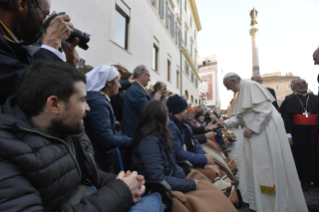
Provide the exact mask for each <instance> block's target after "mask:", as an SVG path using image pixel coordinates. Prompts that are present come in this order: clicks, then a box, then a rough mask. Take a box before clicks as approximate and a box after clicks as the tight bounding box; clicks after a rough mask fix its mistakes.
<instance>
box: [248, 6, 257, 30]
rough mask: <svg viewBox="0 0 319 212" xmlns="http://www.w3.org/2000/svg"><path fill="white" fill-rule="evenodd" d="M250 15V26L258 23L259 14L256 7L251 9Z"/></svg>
mask: <svg viewBox="0 0 319 212" xmlns="http://www.w3.org/2000/svg"><path fill="white" fill-rule="evenodd" d="M249 15H250V17H251V23H250V26H253V25H256V24H258V23H257V15H258V11H257V10H256V9H255V7H254V8H253V9H252V10H250V12H249Z"/></svg>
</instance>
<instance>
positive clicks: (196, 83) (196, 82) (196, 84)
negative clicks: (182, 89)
mask: <svg viewBox="0 0 319 212" xmlns="http://www.w3.org/2000/svg"><path fill="white" fill-rule="evenodd" d="M195 86H196V88H198V80H197V78H196V79H195Z"/></svg>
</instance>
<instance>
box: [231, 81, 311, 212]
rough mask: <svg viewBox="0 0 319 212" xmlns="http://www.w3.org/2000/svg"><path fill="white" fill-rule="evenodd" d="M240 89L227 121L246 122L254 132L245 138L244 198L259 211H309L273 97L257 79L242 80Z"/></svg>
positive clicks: (241, 174) (242, 172)
mask: <svg viewBox="0 0 319 212" xmlns="http://www.w3.org/2000/svg"><path fill="white" fill-rule="evenodd" d="M238 90H239V94H238V98H237V101H236V104H235V108H234V111H233V115H234V117H232V118H230V119H228V120H226V121H225V124H226V126H227V127H234V126H237V125H240V124H244V125H245V126H246V127H247V128H249V129H250V130H252V131H253V132H254V133H253V134H252V136H251V137H250V138H244V141H243V153H242V156H241V163H240V179H239V190H240V191H241V194H242V197H243V201H244V202H246V203H248V204H249V208H250V209H252V210H255V211H257V212H286V211H287V212H307V211H308V209H307V205H306V202H305V198H304V195H303V192H302V190H301V185H300V182H299V179H298V175H297V171H296V168H295V163H294V159H293V157H292V153H291V149H290V146H289V142H288V139H287V135H286V131H285V128H284V123H283V120H282V118H281V116H280V115H279V113H278V112H277V111H276V109H275V108H274V107H273V105H272V102H273V101H274V98H273V97H272V95H271V94H270V93H269V91H268V90H267V89H266V88H264V87H263V86H261V85H260V84H258V83H256V82H251V81H247V80H241V82H240V84H239V86H238ZM262 188H266V189H267V188H270V190H267V191H268V193H267V192H265V190H262ZM272 188H273V189H272ZM269 191H270V192H273V193H272V194H271V193H269Z"/></svg>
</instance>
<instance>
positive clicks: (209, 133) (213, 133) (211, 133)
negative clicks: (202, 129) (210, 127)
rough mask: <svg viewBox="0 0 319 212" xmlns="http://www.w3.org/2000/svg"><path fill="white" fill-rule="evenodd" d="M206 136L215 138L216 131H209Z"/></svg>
mask: <svg viewBox="0 0 319 212" xmlns="http://www.w3.org/2000/svg"><path fill="white" fill-rule="evenodd" d="M205 136H206V138H207V139H213V138H215V136H216V133H215V132H208V133H206V134H205Z"/></svg>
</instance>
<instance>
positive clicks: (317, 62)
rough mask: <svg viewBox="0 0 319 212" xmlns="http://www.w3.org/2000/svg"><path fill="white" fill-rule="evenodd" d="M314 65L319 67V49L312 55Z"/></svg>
mask: <svg viewBox="0 0 319 212" xmlns="http://www.w3.org/2000/svg"><path fill="white" fill-rule="evenodd" d="M312 58H313V61H314V65H319V47H318V48H317V49H316V50H315V51H314V53H313V55H312Z"/></svg>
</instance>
